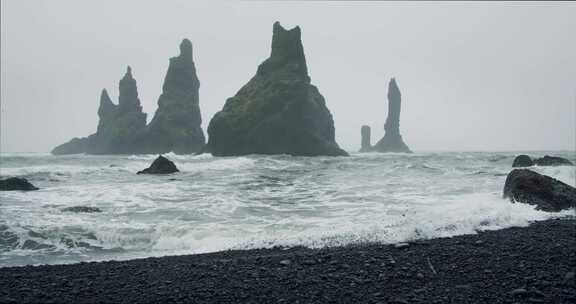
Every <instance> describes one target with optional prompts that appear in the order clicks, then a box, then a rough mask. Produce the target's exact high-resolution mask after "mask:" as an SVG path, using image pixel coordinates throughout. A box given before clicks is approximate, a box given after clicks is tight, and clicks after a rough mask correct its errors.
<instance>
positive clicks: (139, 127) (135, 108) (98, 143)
mask: <svg viewBox="0 0 576 304" xmlns="http://www.w3.org/2000/svg"><path fill="white" fill-rule="evenodd" d="M119 93H120V94H119V96H118V105H117V106H116V105H114V104H113V103H112V101H111V100H110V97H109V96H108V93H107V92H106V90H103V91H102V94H101V96H100V107H99V108H98V116H99V118H100V121H99V123H98V129H97V131H96V134H95V135H94V136H93V137H91V138H89V141H88V151H87V153H90V154H131V153H135V151H134V150H135V149H134V148H135V145H136V143H137V140H138V138H139V137H140V136H142V133H143V132H144V130H145V128H146V113H144V112H142V106H141V104H140V99H139V98H138V88H137V86H136V80H135V79H134V77H133V76H132V69H131V68H130V67H128V68H127V70H126V74H125V75H124V77H123V78H122V79H121V80H120V83H119Z"/></svg>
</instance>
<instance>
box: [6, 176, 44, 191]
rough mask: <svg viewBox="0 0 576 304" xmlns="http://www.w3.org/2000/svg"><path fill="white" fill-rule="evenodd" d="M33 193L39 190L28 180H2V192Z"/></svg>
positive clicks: (11, 178) (13, 178)
mask: <svg viewBox="0 0 576 304" xmlns="http://www.w3.org/2000/svg"><path fill="white" fill-rule="evenodd" d="M18 190H20V191H33V190H38V188H37V187H35V186H34V185H32V184H31V183H30V182H29V181H28V180H27V179H25V178H20V177H10V178H7V179H1V180H0V191H18Z"/></svg>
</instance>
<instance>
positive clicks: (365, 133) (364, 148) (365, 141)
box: [360, 126, 372, 152]
mask: <svg viewBox="0 0 576 304" xmlns="http://www.w3.org/2000/svg"><path fill="white" fill-rule="evenodd" d="M370 131H371V130H370V127H369V126H362V128H361V129H360V133H361V135H362V143H361V144H362V145H361V148H360V152H368V151H370V149H372V144H371V142H370Z"/></svg>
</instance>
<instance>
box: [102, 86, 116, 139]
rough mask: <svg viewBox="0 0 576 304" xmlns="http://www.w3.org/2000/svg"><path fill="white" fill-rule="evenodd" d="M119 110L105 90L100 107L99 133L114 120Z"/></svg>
mask: <svg viewBox="0 0 576 304" xmlns="http://www.w3.org/2000/svg"><path fill="white" fill-rule="evenodd" d="M117 108H118V106H116V105H115V104H114V103H112V99H110V96H109V95H108V91H106V89H103V90H102V93H100V106H99V107H98V117H99V118H100V120H99V121H98V131H102V130H103V129H104V128H105V126H106V125H107V124H109V123H110V121H111V120H113V119H114V117H115V115H116V113H117ZM98 131H97V132H98Z"/></svg>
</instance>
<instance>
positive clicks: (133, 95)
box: [118, 66, 142, 112]
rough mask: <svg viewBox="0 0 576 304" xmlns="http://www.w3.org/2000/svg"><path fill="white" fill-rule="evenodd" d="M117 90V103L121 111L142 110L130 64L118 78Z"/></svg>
mask: <svg viewBox="0 0 576 304" xmlns="http://www.w3.org/2000/svg"><path fill="white" fill-rule="evenodd" d="M119 91H120V95H119V96H118V105H119V106H120V111H121V112H127V111H135V110H136V111H142V106H141V105H140V99H138V88H137V86H136V79H134V77H132V68H131V67H130V66H128V67H127V68H126V74H124V77H122V79H120V84H119Z"/></svg>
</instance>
